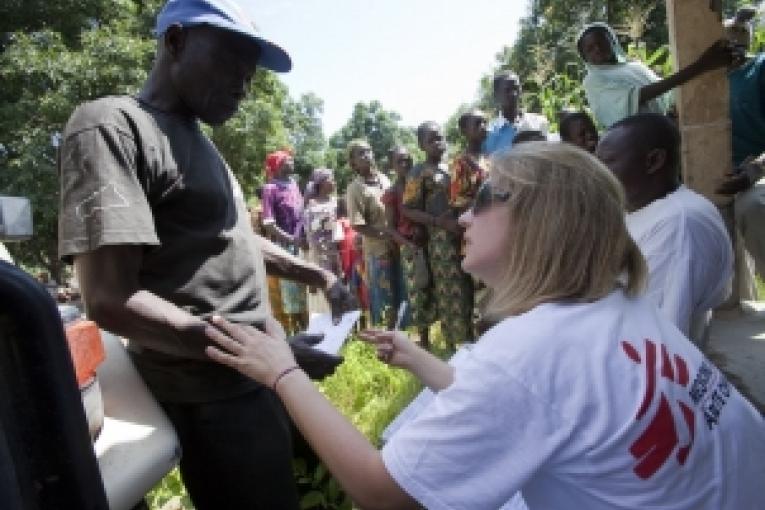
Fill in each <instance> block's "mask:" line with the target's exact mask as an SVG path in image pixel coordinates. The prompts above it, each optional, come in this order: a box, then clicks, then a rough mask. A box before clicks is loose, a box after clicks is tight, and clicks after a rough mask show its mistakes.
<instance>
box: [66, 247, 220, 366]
mask: <svg viewBox="0 0 765 510" xmlns="http://www.w3.org/2000/svg"><path fill="white" fill-rule="evenodd" d="M142 254H143V247H142V246H132V245H119V246H102V247H100V248H98V249H97V250H95V251H92V252H89V253H85V254H81V255H77V256H75V259H74V263H75V268H76V270H77V277H78V279H79V283H80V289H81V291H82V298H83V302H84V303H85V309H86V311H87V314H88V317H89V318H90V319H91V320H93V321H95V322H96V323H97V324H98V325H99V326H100V327H102V328H103V329H106V330H108V331H111V332H112V333H114V334H116V335H119V336H123V337H125V338H129V339H130V340H131V341H133V342H135V343H137V344H139V345H141V346H143V347H146V348H147V349H151V350H154V351H158V352H163V353H165V354H171V355H174V356H179V357H183V358H194V359H207V357H206V356H205V353H204V348H205V346H206V345H208V344H209V341H208V340H206V338H205V334H204V332H203V331H204V327H205V326H206V325H207V323H205V322H204V321H202V320H201V319H198V318H196V317H194V316H193V315H191V314H190V313H188V312H186V311H185V310H182V309H181V308H178V307H177V306H175V305H174V304H172V303H170V302H168V301H166V300H164V299H162V298H160V297H159V296H157V295H155V294H152V293H151V292H149V291H147V290H142V289H141V288H140V287H139V283H138V274H139V269H140V267H141V260H142Z"/></svg>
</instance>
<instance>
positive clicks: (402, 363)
mask: <svg viewBox="0 0 765 510" xmlns="http://www.w3.org/2000/svg"><path fill="white" fill-rule="evenodd" d="M359 336H360V337H361V339H362V340H364V341H365V342H367V343H370V344H372V345H373V346H374V347H375V349H376V350H377V357H378V358H379V359H380V361H382V362H383V363H387V364H388V365H391V366H394V367H399V368H407V369H408V368H409V367H410V365H411V361H412V358H413V354H414V352H415V351H416V350H417V349H418V347H417V345H415V344H414V342H412V341H411V340H409V339H408V338H407V337H406V334H405V333H402V332H401V331H379V330H367V331H362V332H361V334H360V335H359Z"/></svg>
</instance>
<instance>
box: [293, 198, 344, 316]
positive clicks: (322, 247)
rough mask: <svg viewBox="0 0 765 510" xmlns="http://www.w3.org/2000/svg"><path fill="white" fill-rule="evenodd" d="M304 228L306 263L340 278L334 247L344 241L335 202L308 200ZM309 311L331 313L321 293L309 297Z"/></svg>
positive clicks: (332, 200) (335, 200) (337, 257)
mask: <svg viewBox="0 0 765 510" xmlns="http://www.w3.org/2000/svg"><path fill="white" fill-rule="evenodd" d="M303 225H304V227H303V229H304V231H305V236H306V239H307V241H308V260H309V261H311V262H313V263H314V264H317V265H319V266H320V267H322V268H324V269H326V270H328V271H331V272H332V273H334V274H335V275H336V276H340V274H341V267H340V253H339V251H338V249H337V243H338V242H339V241H342V239H343V230H342V227H341V226H340V224H339V223H338V221H337V199H335V198H334V197H332V198H330V199H329V200H327V201H326V202H321V201H318V200H309V201H308V204H307V205H306V208H305V211H304V213H303ZM308 309H309V311H310V312H311V313H327V312H329V311H330V307H329V303H327V300H326V298H325V297H324V295H323V294H322V293H320V292H315V293H310V294H309V295H308Z"/></svg>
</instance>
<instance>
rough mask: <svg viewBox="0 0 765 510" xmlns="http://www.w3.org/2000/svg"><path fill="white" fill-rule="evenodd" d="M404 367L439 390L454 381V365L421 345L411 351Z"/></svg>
mask: <svg viewBox="0 0 765 510" xmlns="http://www.w3.org/2000/svg"><path fill="white" fill-rule="evenodd" d="M410 356H411V358H410V359H409V360H407V362H406V363H405V365H404V366H403V367H402V368H405V369H406V370H408V371H410V372H411V373H412V374H413V375H414V376H415V377H417V378H418V379H419V380H420V381H422V384H423V385H425V386H427V387H428V388H430V389H431V390H433V391H434V392H439V391H441V390H443V389H444V388H447V387H449V386H451V384H452V383H453V382H454V367H453V366H451V365H449V364H448V363H446V362H445V361H443V360H441V359H440V358H437V357H436V356H434V355H433V354H431V353H430V352H428V351H426V350H425V349H423V348H421V347H417V348H416V349H414V350H413V351H412V353H411V355H410Z"/></svg>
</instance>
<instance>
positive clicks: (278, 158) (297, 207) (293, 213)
mask: <svg viewBox="0 0 765 510" xmlns="http://www.w3.org/2000/svg"><path fill="white" fill-rule="evenodd" d="M265 165H266V177H267V178H268V182H267V183H266V184H265V186H263V215H262V217H263V228H264V229H265V231H266V233H267V234H268V235H269V237H270V238H271V240H272V241H274V242H276V243H278V244H279V245H280V246H282V247H283V248H285V249H286V250H287V251H289V252H290V253H292V254H293V255H297V254H298V251H299V246H300V239H301V235H302V228H303V221H302V218H303V195H302V194H301V193H300V189H299V188H298V185H297V183H296V182H295V180H294V179H293V178H292V172H293V170H294V169H295V163H294V160H293V159H292V154H290V153H289V152H288V151H285V150H280V151H276V152H272V153H271V154H269V155H268V156H266V163H265ZM279 291H280V294H281V305H282V311H283V312H284V317H285V319H286V321H285V322H286V323H282V325H283V326H284V328H285V329H287V330H288V331H298V330H300V329H302V328H303V327H305V326H306V324H307V320H306V319H307V314H306V299H305V286H304V285H301V284H299V283H296V282H293V281H291V280H286V279H283V278H282V279H280V280H279Z"/></svg>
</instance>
